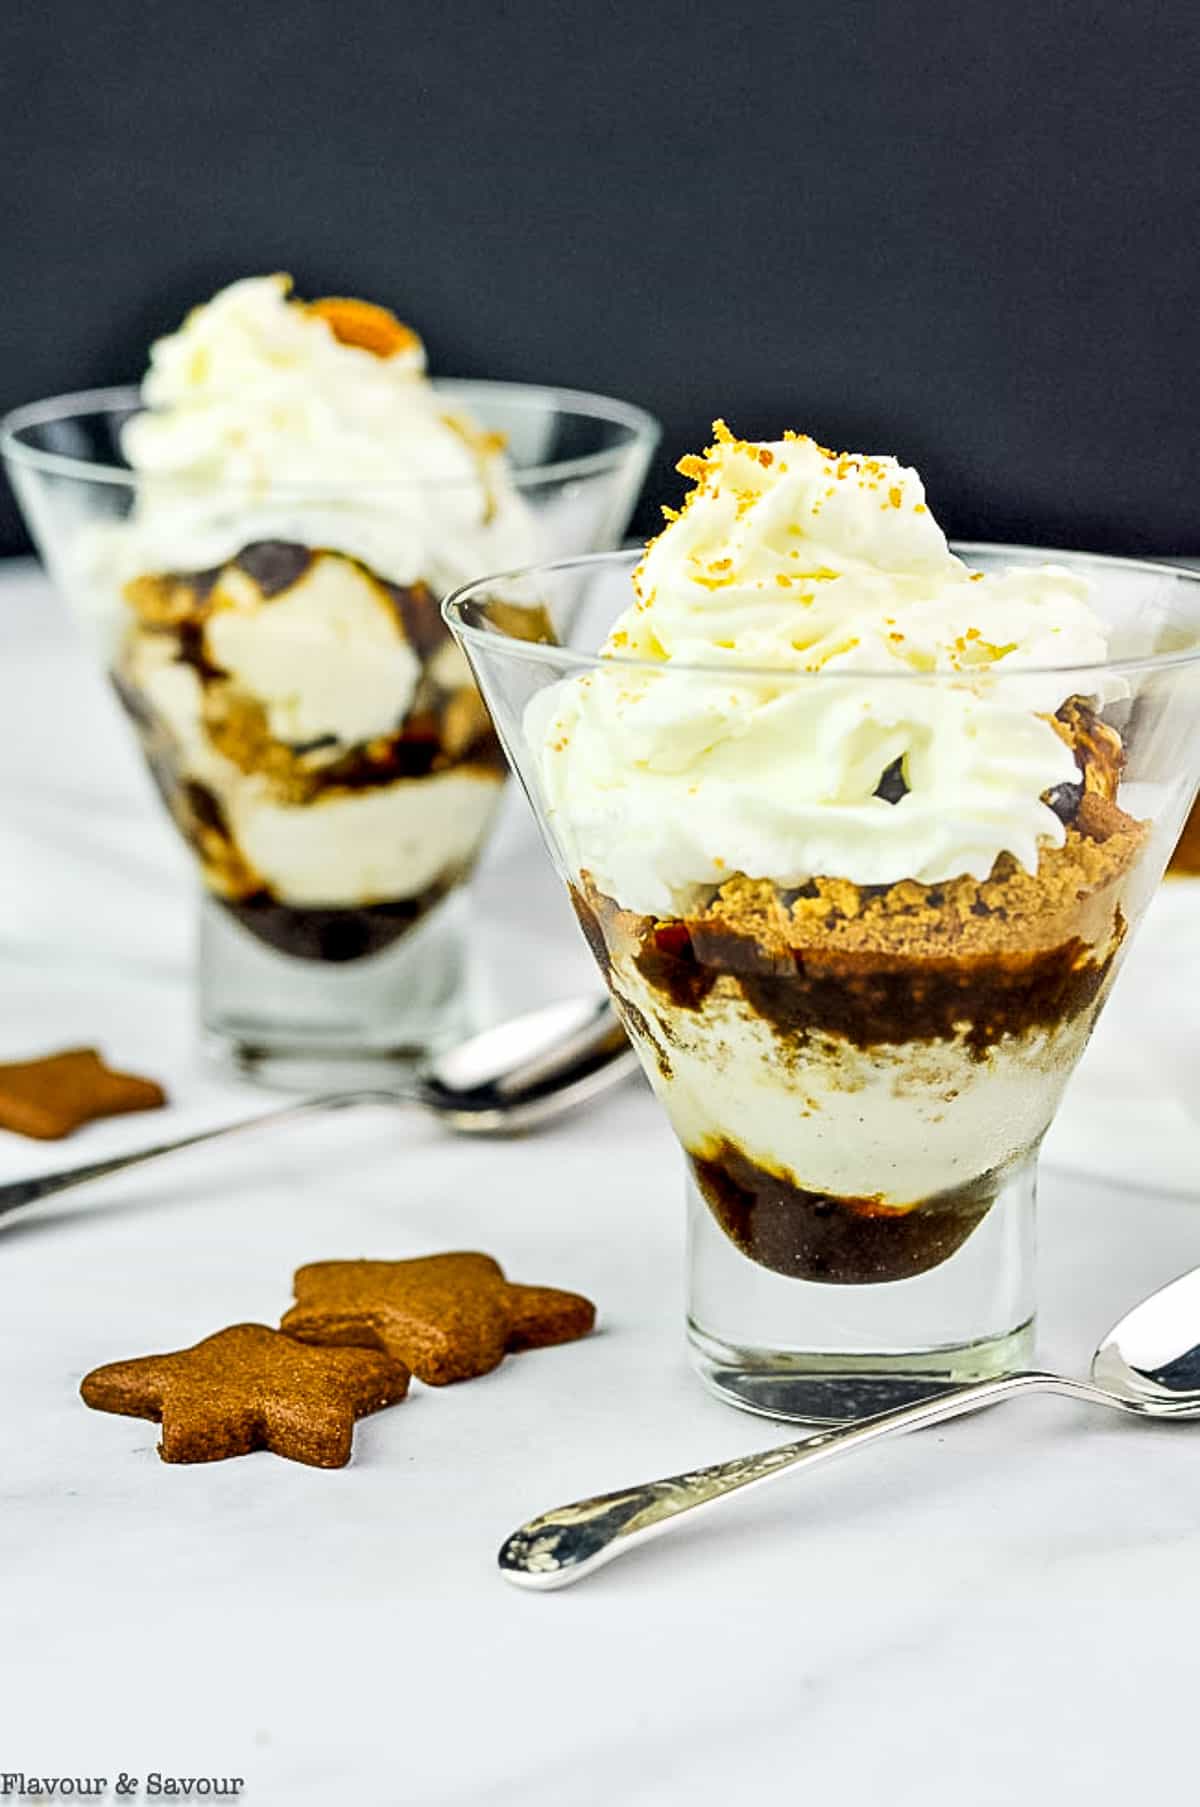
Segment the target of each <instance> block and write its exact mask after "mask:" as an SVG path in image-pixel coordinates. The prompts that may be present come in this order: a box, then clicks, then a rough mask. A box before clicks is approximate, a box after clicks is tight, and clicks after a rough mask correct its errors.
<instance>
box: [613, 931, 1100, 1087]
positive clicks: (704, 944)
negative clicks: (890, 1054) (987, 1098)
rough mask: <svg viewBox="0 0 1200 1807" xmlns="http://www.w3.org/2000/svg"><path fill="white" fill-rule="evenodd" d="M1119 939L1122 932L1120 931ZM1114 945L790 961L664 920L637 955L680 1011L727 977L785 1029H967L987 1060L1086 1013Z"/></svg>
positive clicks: (877, 1042) (865, 1036)
mask: <svg viewBox="0 0 1200 1807" xmlns="http://www.w3.org/2000/svg"><path fill="white" fill-rule="evenodd" d="M1116 939H1118V940H1119V933H1118V936H1117V937H1116ZM1115 951H1116V950H1115V947H1114V948H1110V949H1109V951H1108V952H1107V953H1106V954H1105V955H1104V956H1103V957H1101V958H1099V959H1096V958H1093V950H1092V949H1090V948H1089V947H1088V946H1087V944H1086V943H1085V942H1084V941H1082V940H1081V939H1080V938H1079V937H1078V936H1072V937H1071V939H1070V940H1068V941H1065V942H1063V943H1062V944H1061V945H1059V946H1057V947H1050V948H1043V949H1040V950H1038V951H1037V952H1016V953H1010V954H994V955H976V956H968V957H963V956H958V957H956V956H953V955H949V956H941V957H939V956H934V955H929V954H924V955H921V956H920V957H918V958H915V959H914V958H913V957H911V956H909V957H906V956H904V955H902V954H879V953H868V952H861V953H841V952H825V951H823V950H822V951H818V950H816V949H813V948H792V949H789V950H788V952H787V956H786V958H781V956H780V954H779V952H778V951H769V952H768V951H767V950H765V949H763V948H762V947H761V946H760V944H759V943H758V942H757V941H755V940H754V938H753V937H752V936H748V935H743V934H740V933H738V932H737V931H736V930H735V929H732V928H728V927H725V926H724V925H722V924H719V923H703V924H700V923H694V924H689V923H684V922H668V923H659V924H656V925H655V926H654V927H652V928H650V929H649V930H648V932H647V935H646V939H645V940H644V942H643V943H642V947H641V949H640V951H639V953H638V954H637V956H636V965H637V967H638V970H639V971H640V972H641V975H642V977H643V978H644V979H645V980H646V982H647V984H648V985H650V986H651V987H652V989H653V990H655V991H656V992H658V993H659V994H660V995H661V996H662V997H663V998H664V999H665V1000H666V1001H667V1002H668V1003H670V1004H672V1005H674V1006H675V1007H676V1008H677V1009H683V1010H696V1009H699V1007H700V1006H701V1005H702V1004H703V1003H704V1000H705V998H706V997H707V996H708V994H709V992H710V991H711V990H712V987H713V986H714V985H715V984H716V982H717V980H718V979H719V978H721V977H726V978H729V979H732V980H733V981H734V983H735V984H736V986H737V988H738V989H739V991H740V992H741V994H742V996H743V997H744V999H745V1001H746V1003H747V1004H748V1005H749V1006H750V1008H751V1009H752V1010H753V1011H754V1012H755V1014H756V1015H758V1016H761V1017H762V1018H763V1019H764V1020H765V1021H766V1022H768V1023H770V1024H771V1026H772V1028H773V1029H775V1030H776V1032H777V1033H778V1034H779V1035H782V1036H786V1037H788V1038H789V1039H790V1040H793V1041H799V1040H802V1039H803V1038H804V1037H805V1036H807V1035H809V1034H810V1033H812V1032H814V1031H817V1032H820V1033H821V1034H825V1035H836V1036H840V1037H841V1038H842V1039H843V1040H845V1041H848V1042H851V1043H853V1045H854V1046H855V1047H857V1048H874V1047H879V1046H881V1045H883V1044H885V1043H889V1042H893V1043H894V1042H913V1041H934V1040H943V1039H949V1038H950V1037H952V1036H954V1035H956V1034H959V1033H964V1035H965V1041H966V1045H967V1046H968V1047H969V1048H970V1050H971V1052H972V1053H973V1054H975V1055H976V1056H977V1057H979V1058H982V1057H983V1055H984V1054H985V1053H986V1052H987V1050H988V1048H990V1047H991V1046H993V1044H994V1043H996V1042H998V1041H999V1040H1001V1038H1002V1037H1003V1036H1006V1035H1023V1034H1026V1033H1028V1032H1029V1031H1030V1030H1032V1029H1049V1028H1052V1027H1054V1026H1055V1025H1056V1024H1058V1023H1062V1022H1068V1021H1070V1020H1071V1019H1072V1018H1074V1017H1076V1016H1079V1015H1080V1013H1081V1012H1083V1011H1086V1010H1089V1009H1090V1008H1091V1007H1092V1005H1093V1004H1094V1003H1095V1001H1096V997H1097V995H1098V993H1099V991H1100V988H1101V986H1102V985H1103V984H1104V981H1105V978H1106V977H1107V975H1108V971H1109V968H1110V967H1111V965H1112V961H1113V958H1114V956H1115Z"/></svg>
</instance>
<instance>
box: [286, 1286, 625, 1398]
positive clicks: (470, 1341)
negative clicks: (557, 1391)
mask: <svg viewBox="0 0 1200 1807" xmlns="http://www.w3.org/2000/svg"><path fill="white" fill-rule="evenodd" d="M294 1284H295V1292H296V1303H295V1305H293V1306H292V1308H291V1310H290V1311H289V1312H287V1314H286V1315H285V1317H284V1318H283V1320H282V1327H283V1329H284V1330H286V1331H287V1333H288V1335H289V1336H294V1337H299V1338H300V1339H301V1340H302V1341H303V1342H306V1343H325V1344H335V1343H336V1344H344V1343H351V1344H355V1345H357V1346H359V1347H363V1348H372V1349H382V1350H383V1351H384V1352H385V1354H387V1355H390V1356H392V1357H393V1358H394V1359H395V1360H397V1361H401V1362H403V1363H404V1364H405V1366H406V1367H409V1368H411V1369H412V1371H413V1373H414V1374H415V1375H416V1376H417V1378H418V1380H423V1381H425V1382H426V1383H427V1385H429V1386H433V1387H440V1386H445V1385H446V1384H447V1382H449V1381H452V1380H470V1379H472V1378H473V1376H475V1375H477V1374H486V1373H487V1372H488V1371H489V1369H491V1368H495V1367H498V1366H499V1364H500V1362H502V1361H503V1359H504V1357H505V1355H507V1354H510V1353H513V1352H515V1351H516V1350H518V1349H540V1348H544V1347H546V1346H547V1345H549V1344H551V1343H569V1342H571V1341H572V1340H573V1339H574V1338H575V1337H579V1336H585V1335H586V1334H587V1332H588V1331H589V1330H590V1329H591V1328H592V1325H593V1324H594V1323H595V1321H596V1308H595V1306H594V1305H593V1304H592V1303H591V1300H590V1299H585V1298H582V1297H581V1296H580V1294H579V1293H569V1292H560V1291H558V1289H557V1288H555V1287H552V1286H514V1285H513V1284H512V1283H511V1282H510V1281H508V1280H506V1279H505V1277H504V1273H503V1270H502V1269H501V1267H500V1265H499V1263H498V1262H496V1261H493V1260H492V1258H491V1256H490V1255H477V1254H455V1255H426V1256H423V1257H421V1258H420V1259H418V1260H415V1261H317V1262H313V1263H312V1264H311V1265H310V1266H308V1267H302V1268H300V1269H299V1270H298V1271H297V1274H296V1278H295V1283H294Z"/></svg>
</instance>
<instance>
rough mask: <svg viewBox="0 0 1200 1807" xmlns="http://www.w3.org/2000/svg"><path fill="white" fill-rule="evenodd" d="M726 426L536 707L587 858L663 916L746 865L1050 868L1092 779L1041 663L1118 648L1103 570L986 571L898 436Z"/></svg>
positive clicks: (531, 731) (578, 863)
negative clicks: (890, 443)
mask: <svg viewBox="0 0 1200 1807" xmlns="http://www.w3.org/2000/svg"><path fill="white" fill-rule="evenodd" d="M714 431H715V433H716V442H715V444H714V445H712V446H711V447H710V448H709V449H708V451H707V452H706V453H705V454H704V456H703V457H700V458H687V459H684V460H683V462H682V464H681V465H680V467H679V468H680V469H681V471H683V472H684V474H685V475H688V476H690V477H693V478H694V479H695V480H696V487H695V488H694V489H693V490H692V492H691V494H690V495H689V496H688V497H687V499H686V501H685V503H684V506H683V508H682V510H681V511H680V512H679V513H678V514H673V513H672V512H671V511H669V510H668V511H666V512H667V515H668V526H667V528H666V530H665V532H664V533H662V534H661V535H660V537H659V538H658V539H657V540H656V541H654V542H652V544H651V545H650V547H649V549H648V550H647V553H646V556H645V557H644V559H643V560H642V562H641V564H640V565H639V567H638V569H637V571H636V572H635V574H634V580H633V587H634V590H635V592H636V597H635V601H634V604H633V606H632V607H631V608H630V609H628V610H627V611H626V612H625V613H624V614H623V615H622V616H621V617H620V619H619V620H618V621H617V623H616V625H615V627H614V628H613V631H612V632H611V634H610V635H609V638H608V640H607V642H606V643H605V645H604V647H603V648H602V649H601V650H602V653H603V654H604V655H605V662H604V663H602V664H600V665H599V666H597V667H596V668H594V669H592V670H590V671H588V672H587V673H585V674H582V675H580V676H577V677H572V678H569V679H564V680H563V681H562V682H560V683H558V684H556V685H554V686H552V687H551V688H549V689H548V690H545V691H543V692H541V693H540V694H539V695H538V696H536V697H535V698H534V699H533V701H532V702H531V703H530V705H529V708H528V712H527V715H526V731H527V734H528V736H529V738H530V741H531V744H532V745H533V746H534V748H535V749H536V750H537V756H538V760H539V766H540V771H541V777H542V784H543V789H544V794H545V797H546V801H547V805H548V807H549V810H550V812H551V814H552V817H553V821H554V825H555V828H556V831H557V833H558V834H559V836H560V838H561V840H562V843H563V846H564V848H565V850H566V852H567V856H568V859H569V860H570V862H571V863H572V864H573V865H574V867H575V868H576V870H586V871H588V872H589V873H590V874H591V876H592V878H593V879H594V880H595V882H596V883H597V884H598V885H599V886H600V888H601V889H602V890H604V891H606V892H608V893H609V894H610V895H611V896H612V897H614V898H615V899H617V901H619V902H620V903H622V904H624V905H625V906H626V907H628V908H630V909H634V910H639V911H645V912H647V913H652V914H653V913H660V914H669V913H672V912H675V911H678V910H679V909H681V908H686V906H687V903H688V901H689V899H690V897H691V896H692V895H693V894H694V892H695V890H696V888H697V887H702V886H711V885H719V884H721V883H723V882H724V881H725V880H726V879H728V878H730V877H732V876H733V875H734V874H735V873H739V872H741V873H745V874H746V875H747V876H749V877H752V878H767V879H773V880H774V881H776V882H777V883H778V884H780V885H782V886H795V885H800V884H803V883H805V882H806V881H807V880H808V879H810V878H813V877H818V876H820V877H841V878H847V879H850V880H852V881H853V882H854V883H856V884H860V885H880V884H884V885H886V884H894V883H897V882H898V881H900V880H902V879H915V880H917V881H918V882H920V883H924V884H932V883H936V882H938V881H939V880H943V879H949V878H954V877H958V876H960V875H963V874H969V875H971V876H972V877H975V878H985V877H986V876H987V875H988V873H989V872H990V871H991V869H992V867H993V865H994V864H995V861H996V858H997V856H998V855H1000V854H1001V853H1009V854H1011V855H1012V856H1013V857H1014V858H1015V859H1017V860H1019V861H1020V862H1021V864H1022V865H1024V866H1025V867H1026V868H1027V869H1029V870H1031V871H1032V870H1034V869H1035V868H1036V865H1037V861H1038V856H1039V850H1040V848H1041V847H1042V846H1044V845H1055V846H1059V845H1061V844H1062V842H1063V840H1064V837H1065V829H1064V827H1063V824H1062V822H1061V821H1060V820H1059V818H1058V817H1057V816H1056V815H1055V813H1054V811H1053V810H1052V809H1051V808H1050V807H1049V805H1048V804H1047V803H1046V802H1045V801H1044V795H1045V793H1047V792H1049V791H1051V790H1052V789H1053V788H1054V787H1055V786H1057V785H1060V784H1068V783H1073V782H1075V781H1076V780H1077V779H1078V771H1077V768H1076V764H1075V759H1074V756H1073V754H1072V752H1071V749H1070V747H1069V746H1068V745H1067V744H1066V742H1065V740H1064V739H1063V738H1062V736H1061V735H1060V734H1059V733H1058V731H1057V730H1056V728H1055V726H1054V725H1053V724H1052V722H1051V720H1050V719H1049V718H1050V717H1051V716H1052V715H1053V713H1054V711H1055V710H1056V709H1057V708H1058V707H1059V706H1060V705H1061V704H1062V703H1063V702H1064V701H1065V700H1066V699H1067V697H1068V696H1070V695H1072V694H1075V693H1076V691H1077V690H1078V688H1079V685H1078V682H1077V681H1075V680H1073V679H1072V678H1071V677H1070V675H1069V674H1068V673H1067V672H1065V671H1064V672H1063V675H1061V676H1059V675H1058V674H1057V672H1056V671H1054V670H1050V671H1047V670H1045V669H1044V668H1047V667H1049V668H1055V667H1063V668H1065V667H1071V666H1079V665H1090V664H1094V663H1096V662H1098V661H1101V660H1103V659H1104V657H1105V654H1106V650H1107V639H1106V631H1105V627H1104V624H1103V622H1102V621H1101V620H1100V619H1099V617H1098V616H1097V615H1096V614H1095V613H1094V611H1093V610H1092V608H1091V607H1090V605H1089V602H1088V588H1089V587H1088V585H1087V583H1086V581H1085V580H1083V579H1082V578H1080V577H1077V576H1076V575H1074V574H1073V573H1071V572H1068V571H1065V570H1063V569H1061V568H1056V567H1054V566H1052V565H1046V566H1042V567H1021V568H1014V569H1011V570H1007V571H1002V572H996V573H991V572H988V573H981V572H978V571H972V570H971V569H970V568H969V567H968V566H967V565H966V564H964V563H963V561H962V560H961V559H958V558H956V557H955V556H954V555H953V553H951V551H950V550H949V547H948V546H947V543H946V539H945V535H944V534H943V533H942V530H941V528H940V527H939V526H938V524H937V522H936V521H935V519H934V517H933V515H932V514H931V513H930V511H929V508H928V505H927V503H926V501H925V492H924V489H923V487H922V484H921V480H920V478H919V477H918V476H917V474H916V472H915V471H913V470H909V469H907V468H905V467H904V466H903V465H900V464H898V463H897V462H896V461H895V460H894V459H892V458H887V457H867V456H865V455H840V456H839V455H838V454H836V453H832V452H828V451H826V450H825V449H824V448H823V447H821V446H819V445H817V444H816V443H815V442H814V441H813V440H811V439H808V438H804V437H800V436H797V435H794V434H788V435H786V436H785V437H784V438H783V439H782V440H780V441H778V442H776V443H773V444H768V445H757V444H751V443H748V442H746V441H743V440H737V439H735V438H734V437H733V435H732V434H731V433H730V432H729V431H728V429H727V428H726V427H725V426H724V425H723V423H721V422H718V423H717V425H716V427H715V429H714ZM631 660H637V661H644V662H646V663H640V664H631V663H629V661H631ZM684 666H689V667H701V668H703V669H699V670H697V669H686V670H685V669H681V667H684ZM656 668H657V669H656ZM1033 668H1038V669H1037V670H1034V669H1033ZM1023 671H1025V672H1027V673H1028V675H1025V676H1022V675H1021V673H1022V672H1023ZM1014 674H1015V675H1014ZM897 797H898V800H896V799H897Z"/></svg>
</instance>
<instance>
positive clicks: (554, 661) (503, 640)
mask: <svg viewBox="0 0 1200 1807" xmlns="http://www.w3.org/2000/svg"><path fill="white" fill-rule="evenodd" d="M949 544H950V549H951V551H952V552H955V553H958V554H959V555H961V556H962V557H964V558H965V559H967V560H968V562H969V560H970V558H971V557H972V556H976V557H977V556H979V555H984V556H986V557H989V558H991V557H999V558H1003V557H1005V556H1011V555H1014V554H1015V555H1018V556H1021V557H1025V558H1036V559H1040V560H1042V561H1043V562H1044V563H1046V564H1055V563H1061V564H1063V565H1064V566H1068V567H1069V566H1071V565H1072V564H1074V565H1079V564H1093V565H1103V566H1104V567H1106V568H1109V569H1115V570H1124V571H1129V572H1131V573H1136V574H1137V575H1139V576H1143V577H1146V576H1149V577H1174V578H1182V579H1183V580H1184V582H1185V583H1187V584H1189V585H1191V586H1193V587H1196V586H1200V570H1189V569H1188V567H1187V566H1186V565H1176V564H1172V563H1171V562H1170V561H1169V560H1157V559H1137V558H1123V557H1121V556H1120V555H1118V554H1115V553H1111V554H1110V553H1107V552H1078V551H1070V550H1067V549H1066V548H1055V547H1047V546H1027V545H1024V544H1020V543H1018V542H1016V541H1012V542H1009V541H1003V540H951V541H950V542H949ZM644 553H645V547H642V546H638V547H622V548H620V549H619V550H617V551H615V552H591V553H585V554H582V555H580V556H578V557H576V558H563V559H551V560H547V561H546V562H545V563H543V564H537V565H526V566H524V567H519V568H518V569H516V570H512V571H497V572H494V573H492V574H491V575H490V576H485V577H476V578H472V580H471V581H470V583H465V584H460V585H459V587H458V588H457V589H456V590H451V592H450V593H449V595H448V596H446V598H445V599H444V601H443V603H442V619H443V620H444V621H445V623H446V625H447V626H448V627H449V628H450V630H451V632H452V633H453V634H454V636H455V638H456V639H458V640H459V641H460V642H461V643H462V644H463V645H464V647H467V648H470V647H475V648H478V649H479V650H480V651H481V652H495V653H498V654H500V656H501V657H503V658H509V659H515V660H528V659H532V660H534V661H535V662H536V663H538V664H544V665H556V666H558V667H560V668H562V669H564V670H570V671H572V672H576V671H578V672H582V671H596V670H601V671H606V670H611V669H612V668H613V667H614V666H615V667H619V668H620V669H621V670H624V671H645V672H654V673H656V674H657V675H658V676H661V675H662V674H663V673H664V672H667V671H671V672H689V673H694V674H695V675H696V676H697V677H704V678H723V679H726V680H728V679H729V678H730V677H737V678H760V679H766V680H769V681H770V682H771V683H774V684H779V683H781V682H808V683H812V682H813V681H814V680H821V681H823V682H825V683H828V682H830V681H831V680H833V679H840V680H842V682H844V683H860V684H861V683H862V682H863V680H864V679H867V680H869V681H870V682H872V683H885V682H886V683H889V684H924V685H929V684H933V685H942V684H958V685H961V684H962V683H964V681H965V682H970V681H971V680H972V679H973V678H978V677H982V676H984V675H986V676H987V677H988V678H989V679H990V680H991V681H993V682H996V681H1000V682H1005V683H1014V684H1015V683H1020V682H1022V681H1024V680H1027V679H1029V678H1048V677H1060V676H1062V675H1063V674H1064V673H1078V674H1079V675H1080V676H1084V677H1101V676H1113V675H1118V676H1119V675H1123V674H1126V673H1135V672H1137V673H1141V672H1147V671H1169V670H1173V669H1175V668H1177V667H1181V666H1186V665H1194V664H1196V663H1197V662H1200V619H1198V624H1197V635H1196V643H1195V645H1194V646H1191V647H1184V648H1181V649H1176V650H1169V651H1165V652H1158V653H1144V654H1135V655H1131V656H1129V657H1127V658H1111V659H1100V660H1093V661H1092V662H1090V663H1086V664H1078V663H1075V664H1070V663H1067V664H1063V665H1019V666H1011V667H1010V668H1009V669H1008V670H1007V671H1004V670H998V669H997V668H996V666H994V665H985V666H974V667H967V668H965V669H964V670H962V671H911V670H910V671H896V670H873V669H871V668H870V667H863V668H859V667H856V668H855V669H853V670H850V669H847V668H845V667H840V668H839V669H837V670H836V671H830V670H828V668H826V667H821V668H820V669H819V670H817V671H802V670H798V669H796V668H795V667H792V666H787V665H748V664H747V665H739V664H736V663H730V664H717V663H715V662H708V661H696V660H684V659H671V660H665V659H639V658H635V657H632V656H631V655H629V654H628V653H599V652H592V653H587V652H581V651H578V650H576V649H575V648H573V647H569V646H555V645H550V644H547V643H546V642H544V641H537V640H521V639H518V638H517V636H516V635H514V634H508V633H505V632H504V631H503V630H501V629H489V628H484V627H476V626H474V625H473V624H472V623H471V622H469V621H466V620H465V619H464V617H463V608H464V606H465V605H466V604H467V603H468V602H470V601H471V600H473V599H475V598H477V597H478V596H479V594H480V592H481V591H483V590H484V589H486V588H487V587H488V586H489V585H495V584H501V583H514V582H517V581H528V580H529V579H531V578H538V577H549V576H552V575H557V574H558V573H560V572H567V571H573V570H581V569H586V568H589V567H592V568H594V567H597V566H601V565H608V566H610V567H611V568H613V569H614V570H615V569H616V568H617V567H618V566H621V565H628V566H630V568H632V567H633V566H634V565H635V564H636V563H638V562H640V560H641V559H642V557H643V556H644Z"/></svg>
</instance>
